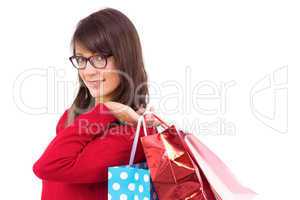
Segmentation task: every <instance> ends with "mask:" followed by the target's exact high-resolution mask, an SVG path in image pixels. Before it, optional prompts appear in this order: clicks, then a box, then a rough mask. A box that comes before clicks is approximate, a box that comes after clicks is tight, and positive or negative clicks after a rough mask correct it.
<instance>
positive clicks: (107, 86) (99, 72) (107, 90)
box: [75, 42, 120, 101]
mask: <svg viewBox="0 0 300 200" xmlns="http://www.w3.org/2000/svg"><path fill="white" fill-rule="evenodd" d="M95 54H96V53H93V52H91V51H89V50H88V49H86V48H85V47H84V46H82V45H81V44H80V43H78V42H75V55H78V56H83V57H86V58H88V57H90V56H92V55H95ZM116 69H117V68H116V66H115V62H114V57H113V56H110V57H109V58H107V64H106V67H105V68H104V69H97V68H95V67H93V66H92V65H91V64H90V63H89V62H87V65H86V68H85V69H80V70H78V71H79V75H80V77H81V79H82V80H83V82H84V83H85V85H86V86H87V88H88V89H89V91H90V93H91V95H92V96H93V97H94V98H96V99H101V100H102V101H109V100H110V99H111V97H112V95H113V92H114V91H115V89H116V88H117V87H118V86H119V84H120V77H119V74H118V73H117V71H116Z"/></svg>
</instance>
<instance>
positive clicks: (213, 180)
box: [184, 133, 256, 200]
mask: <svg viewBox="0 0 300 200" xmlns="http://www.w3.org/2000/svg"><path fill="white" fill-rule="evenodd" d="M184 140H185V142H186V144H187V146H188V147H189V149H190V153H191V154H192V156H193V157H194V159H195V160H196V162H197V164H198V165H199V167H200V168H201V170H202V171H203V173H204V174H205V177H206V178H207V180H208V182H209V183H210V185H211V186H212V188H213V189H214V191H215V192H216V193H217V194H218V196H219V197H220V198H221V199H222V200H249V199H252V198H253V197H254V196H255V195H256V193H255V192H254V191H252V190H251V189H249V188H246V187H244V186H243V185H241V184H240V183H239V181H238V180H237V179H236V178H235V176H234V175H233V174H232V172H231V171H230V169H229V168H228V167H227V166H226V165H225V163H224V162H223V161H222V160H220V158H218V156H217V155H215V154H214V153H213V152H212V151H211V150H210V149H209V148H208V147H206V146H205V145H204V144H203V143H202V142H200V140H199V139H198V138H197V137H196V136H194V135H193V134H189V133H186V134H185V136H184Z"/></svg>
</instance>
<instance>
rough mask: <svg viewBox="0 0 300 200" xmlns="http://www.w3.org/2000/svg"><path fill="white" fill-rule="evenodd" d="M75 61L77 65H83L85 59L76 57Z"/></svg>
mask: <svg viewBox="0 0 300 200" xmlns="http://www.w3.org/2000/svg"><path fill="white" fill-rule="evenodd" d="M75 59H76V62H77V63H78V64H84V63H85V58H84V57H82V56H76V57H75Z"/></svg>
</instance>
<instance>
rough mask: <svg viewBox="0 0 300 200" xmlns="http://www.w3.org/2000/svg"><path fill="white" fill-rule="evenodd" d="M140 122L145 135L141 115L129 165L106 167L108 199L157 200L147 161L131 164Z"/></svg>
mask: <svg viewBox="0 0 300 200" xmlns="http://www.w3.org/2000/svg"><path fill="white" fill-rule="evenodd" d="M142 123H143V128H144V133H145V135H146V134H147V132H146V125H145V119H144V116H143V115H142V116H141V117H140V118H139V120H138V124H137V129H136V133H135V137H134V141H133V145H132V149H131V155H130V161H129V165H126V166H114V167H109V168H108V200H158V197H157V194H156V192H155V190H154V187H153V184H152V181H151V176H150V172H149V169H148V166H147V163H146V162H144V163H137V164H133V161H134V156H135V153H136V148H137V143H138V139H139V132H140V128H141V124H142Z"/></svg>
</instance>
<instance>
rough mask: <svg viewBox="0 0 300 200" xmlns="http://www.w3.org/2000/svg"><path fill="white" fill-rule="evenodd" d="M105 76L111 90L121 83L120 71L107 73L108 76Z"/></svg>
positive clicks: (107, 85)
mask: <svg viewBox="0 0 300 200" xmlns="http://www.w3.org/2000/svg"><path fill="white" fill-rule="evenodd" d="M105 78H106V81H105V84H106V87H107V88H108V90H110V91H112V90H115V89H116V88H117V87H118V86H119V84H120V76H119V74H118V73H112V72H110V73H109V74H107V76H105Z"/></svg>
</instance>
